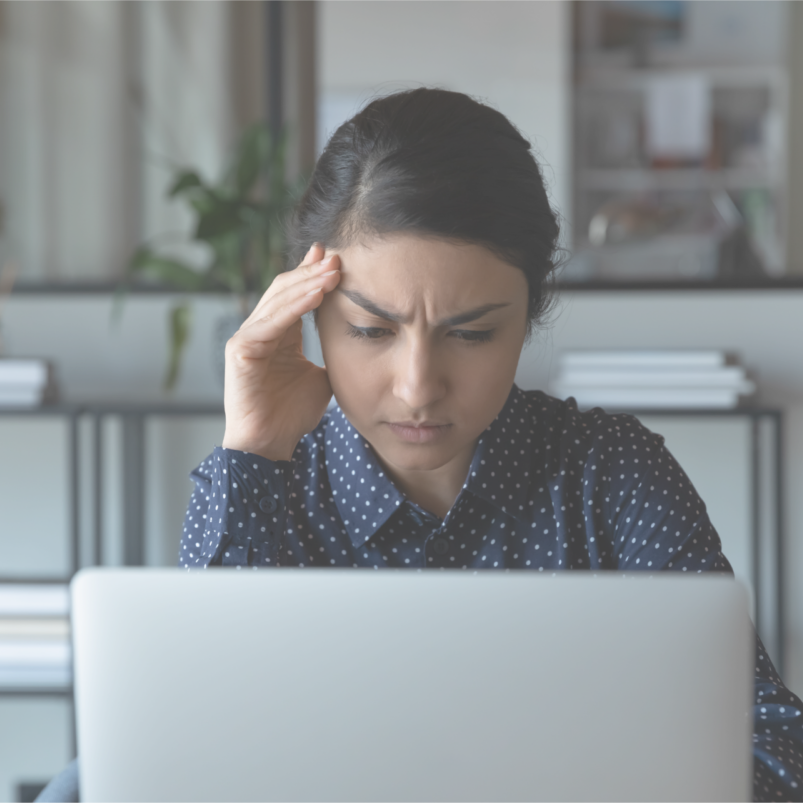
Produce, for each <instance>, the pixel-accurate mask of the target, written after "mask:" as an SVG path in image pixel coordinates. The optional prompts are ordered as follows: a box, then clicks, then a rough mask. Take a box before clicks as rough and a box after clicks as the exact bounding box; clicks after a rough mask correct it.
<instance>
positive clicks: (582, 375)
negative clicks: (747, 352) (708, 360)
mask: <svg viewBox="0 0 803 803" xmlns="http://www.w3.org/2000/svg"><path fill="white" fill-rule="evenodd" d="M556 384H560V385H561V386H562V387H570V386H571V387H578V388H580V387H605V388H609V387H627V388H631V387H640V388H650V387H653V388H658V387H660V388H681V387H683V388H728V389H730V390H735V391H737V392H739V393H752V392H753V391H754V390H755V385H754V384H753V383H752V382H750V381H749V380H748V379H747V377H746V376H745V371H744V369H743V368H741V367H739V366H736V365H729V366H724V367H722V368H718V369H715V370H710V369H709V370H678V369H674V368H669V369H667V370H665V371H661V370H653V369H644V370H641V369H638V370H623V369H617V370H600V369H590V368H588V369H584V370H580V369H571V370H568V371H564V372H563V373H561V375H560V377H559V378H558V380H557V382H556Z"/></svg>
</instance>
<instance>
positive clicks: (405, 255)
mask: <svg viewBox="0 0 803 803" xmlns="http://www.w3.org/2000/svg"><path fill="white" fill-rule="evenodd" d="M332 252H333V253H337V254H339V255H340V259H341V272H342V279H341V287H343V288H344V289H347V290H358V291H360V292H366V291H368V290H372V291H373V292H374V293H383V294H384V293H391V294H392V295H393V296H394V297H396V298H399V297H400V296H401V297H415V296H433V297H439V298H450V299H454V300H455V301H456V300H457V299H458V298H470V299H472V300H476V299H477V298H479V299H481V300H490V299H489V298H488V296H489V294H493V295H495V296H496V295H499V296H510V295H516V294H520V293H522V292H524V294H525V296H526V293H527V280H526V278H525V276H524V274H523V273H522V271H521V270H519V269H518V268H516V267H514V266H512V265H509V264H508V263H506V262H504V261H503V260H501V259H500V258H499V257H497V256H496V255H495V254H494V253H492V252H491V251H490V250H489V249H487V248H484V247H483V246H481V245H476V244H473V243H465V242H459V241H450V240H444V239H436V238H431V237H422V236H419V235H414V234H393V235H388V236H386V237H382V238H378V237H377V238H374V239H371V240H368V241H364V242H360V243H357V244H354V245H351V246H349V247H347V248H342V249H333V251H332ZM327 253H329V252H327Z"/></svg>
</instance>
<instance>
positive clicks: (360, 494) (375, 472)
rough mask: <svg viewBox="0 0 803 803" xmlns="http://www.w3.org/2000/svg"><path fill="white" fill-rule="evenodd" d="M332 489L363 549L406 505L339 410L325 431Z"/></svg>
mask: <svg viewBox="0 0 803 803" xmlns="http://www.w3.org/2000/svg"><path fill="white" fill-rule="evenodd" d="M325 450H326V451H325V455H326V470H327V472H328V474H329V485H330V486H331V488H332V496H333V497H334V500H335V504H336V505H337V509H338V512H339V513H340V518H341V519H342V521H343V525H344V526H345V528H346V530H347V531H348V534H349V536H350V538H351V542H352V544H354V546H355V547H359V546H362V545H363V544H364V543H365V542H366V541H367V540H368V539H369V538H371V537H372V536H373V535H374V534H375V533H376V531H377V530H378V529H379V528H380V527H381V526H382V525H383V524H384V523H385V522H386V521H387V520H388V519H389V518H390V517H391V516H392V515H393V513H394V512H395V511H396V509H397V508H398V507H400V506H401V505H402V503H403V502H405V501H406V497H405V496H404V494H403V493H402V492H401V491H399V490H398V488H396V486H395V485H394V484H393V483H392V482H391V481H390V479H389V477H388V476H387V475H386V474H385V472H384V471H383V469H382V466H381V464H380V463H379V460H378V459H377V456H376V452H375V451H374V450H373V448H372V447H371V445H370V444H369V443H368V441H366V440H365V438H363V436H362V435H360V433H359V432H357V430H356V429H355V428H354V427H353V426H352V424H351V422H350V421H349V420H348V419H347V418H346V416H345V414H344V413H343V411H342V410H341V409H340V406H339V405H337V406H335V407H333V408H332V409H331V410H330V412H329V422H328V424H327V427H326V444H325Z"/></svg>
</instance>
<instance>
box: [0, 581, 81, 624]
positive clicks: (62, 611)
mask: <svg viewBox="0 0 803 803" xmlns="http://www.w3.org/2000/svg"><path fill="white" fill-rule="evenodd" d="M69 612H70V590H69V586H68V585H67V584H66V583H52V584H51V583H2V584H0V617H23V616H40V617H42V616H44V617H66V616H68V615H69Z"/></svg>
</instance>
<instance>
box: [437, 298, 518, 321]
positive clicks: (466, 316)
mask: <svg viewBox="0 0 803 803" xmlns="http://www.w3.org/2000/svg"><path fill="white" fill-rule="evenodd" d="M509 306H510V304H508V303H505V304H484V305H483V306H481V307H477V308H476V309H470V310H468V311H467V312H461V313H460V314H459V315H453V316H452V317H451V318H447V319H446V320H444V321H441V322H440V326H459V325H460V324H461V323H469V322H471V321H476V320H477V319H478V318H482V316H483V315H487V314H488V313H489V312H493V311H494V310H495V309H501V308H502V307H509Z"/></svg>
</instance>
